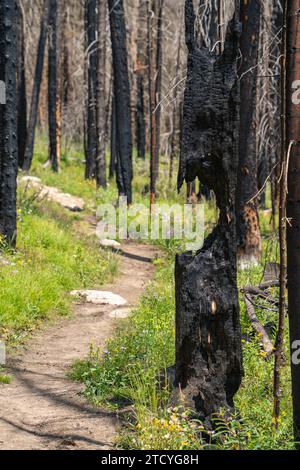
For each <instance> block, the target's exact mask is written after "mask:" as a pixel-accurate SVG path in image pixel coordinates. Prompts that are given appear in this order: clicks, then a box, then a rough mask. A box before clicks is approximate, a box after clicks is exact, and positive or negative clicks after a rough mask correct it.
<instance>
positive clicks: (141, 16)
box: [135, 0, 147, 159]
mask: <svg viewBox="0 0 300 470" xmlns="http://www.w3.org/2000/svg"><path fill="white" fill-rule="evenodd" d="M144 10H145V8H144V1H143V0H139V1H138V15H137V48H136V63H135V74H136V109H135V120H136V146H137V156H138V158H142V159H145V157H146V122H145V70H146V68H147V66H146V57H147V52H146V48H147V39H146V36H147V35H146V28H145V18H146V15H145V11H144Z"/></svg>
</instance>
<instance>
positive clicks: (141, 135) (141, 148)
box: [136, 72, 146, 159]
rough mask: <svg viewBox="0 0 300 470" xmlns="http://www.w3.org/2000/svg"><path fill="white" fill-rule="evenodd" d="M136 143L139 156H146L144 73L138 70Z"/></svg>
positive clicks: (143, 157)
mask: <svg viewBox="0 0 300 470" xmlns="http://www.w3.org/2000/svg"><path fill="white" fill-rule="evenodd" d="M137 73H138V75H137V104H136V143H137V155H138V158H142V159H145V157H146V126H145V102H144V101H145V100H144V75H143V74H142V73H139V72H137Z"/></svg>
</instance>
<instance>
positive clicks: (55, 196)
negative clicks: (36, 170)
mask: <svg viewBox="0 0 300 470" xmlns="http://www.w3.org/2000/svg"><path fill="white" fill-rule="evenodd" d="M20 181H21V182H23V183H25V184H27V185H28V186H29V187H30V188H34V189H36V190H37V191H38V192H39V197H40V198H41V199H43V198H45V199H48V200H49V201H53V202H56V203H57V204H59V205H61V206H62V207H64V208H65V209H68V210H70V211H72V212H81V211H83V210H84V200H83V199H82V198H81V197H76V196H72V195H71V194H67V193H62V192H61V191H59V189H57V188H53V187H51V186H45V185H44V184H42V182H41V180H40V179H39V178H36V177H35V176H23V177H22V178H21V179H20Z"/></svg>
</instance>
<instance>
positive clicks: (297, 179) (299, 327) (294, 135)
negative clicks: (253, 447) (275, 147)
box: [285, 0, 300, 445]
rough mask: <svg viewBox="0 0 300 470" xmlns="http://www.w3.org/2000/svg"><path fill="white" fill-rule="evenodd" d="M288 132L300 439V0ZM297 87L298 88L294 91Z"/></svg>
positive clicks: (291, 8)
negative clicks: (299, 82)
mask: <svg viewBox="0 0 300 470" xmlns="http://www.w3.org/2000/svg"><path fill="white" fill-rule="evenodd" d="M287 12H288V14H287V18H288V22H287V86H286V90H287V96H286V98H287V99H286V107H287V119H286V126H287V131H286V132H287V135H286V149H285V150H286V152H288V150H289V148H290V152H289V153H290V155H289V165H288V172H289V175H288V195H287V217H288V220H289V221H290V223H289V224H288V225H287V234H288V236H287V242H288V250H287V251H288V296H289V320H290V341H291V355H292V365H291V367H292V396H293V408H294V429H295V441H296V442H298V445H299V442H300V363H299V360H298V358H299V354H297V351H299V344H300V343H299V342H300V311H299V308H300V289H299V279H300V250H299V240H300V125H299V116H300V114H299V113H300V102H299V86H297V84H298V80H299V76H300V67H299V64H300V1H299V0H292V1H290V2H288V10H287ZM297 90H298V91H297Z"/></svg>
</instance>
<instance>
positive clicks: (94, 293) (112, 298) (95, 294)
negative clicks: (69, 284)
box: [71, 290, 127, 306]
mask: <svg viewBox="0 0 300 470" xmlns="http://www.w3.org/2000/svg"><path fill="white" fill-rule="evenodd" d="M71 295H72V296H74V297H80V298H82V299H83V300H84V301H85V302H88V303H91V304H97V305H120V306H122V305H126V304H127V300H126V299H124V298H123V297H121V296H120V295H117V294H113V293H112V292H107V291H99V290H74V291H72V292H71Z"/></svg>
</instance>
